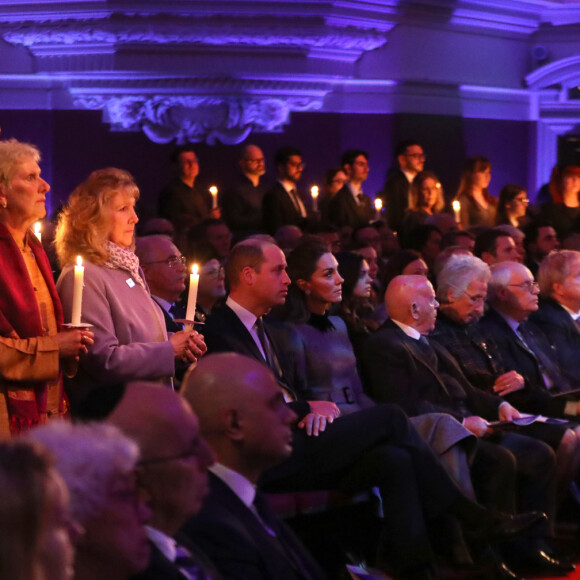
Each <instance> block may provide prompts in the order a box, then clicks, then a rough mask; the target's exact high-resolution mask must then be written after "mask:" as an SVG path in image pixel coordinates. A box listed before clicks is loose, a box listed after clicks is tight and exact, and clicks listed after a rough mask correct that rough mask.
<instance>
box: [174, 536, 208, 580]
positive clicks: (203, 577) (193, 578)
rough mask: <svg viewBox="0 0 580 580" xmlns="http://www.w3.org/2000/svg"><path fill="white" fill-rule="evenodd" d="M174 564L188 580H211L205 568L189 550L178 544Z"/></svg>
mask: <svg viewBox="0 0 580 580" xmlns="http://www.w3.org/2000/svg"><path fill="white" fill-rule="evenodd" d="M174 564H175V565H176V566H177V567H178V568H179V571H180V572H181V573H182V574H183V575H184V576H185V577H186V578H187V579H188V580H211V578H210V576H208V575H207V574H206V573H205V572H204V570H203V568H202V567H201V566H200V565H199V564H198V563H197V562H196V561H195V560H194V559H193V557H192V555H191V554H190V552H189V550H187V549H186V548H184V547H183V546H181V545H179V544H176V546H175V560H174Z"/></svg>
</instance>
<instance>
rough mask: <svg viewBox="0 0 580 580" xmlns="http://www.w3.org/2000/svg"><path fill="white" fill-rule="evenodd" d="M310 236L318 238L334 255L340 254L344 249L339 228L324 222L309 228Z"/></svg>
mask: <svg viewBox="0 0 580 580" xmlns="http://www.w3.org/2000/svg"><path fill="white" fill-rule="evenodd" d="M308 235H310V236H316V237H317V238H318V239H320V240H321V241H322V242H324V243H325V244H328V247H329V248H330V251H331V252H332V253H333V254H336V253H338V252H340V251H341V249H342V248H341V243H340V234H339V233H338V228H336V227H335V226H333V225H331V224H327V223H324V222H322V223H319V224H313V225H311V226H310V227H309V228H308Z"/></svg>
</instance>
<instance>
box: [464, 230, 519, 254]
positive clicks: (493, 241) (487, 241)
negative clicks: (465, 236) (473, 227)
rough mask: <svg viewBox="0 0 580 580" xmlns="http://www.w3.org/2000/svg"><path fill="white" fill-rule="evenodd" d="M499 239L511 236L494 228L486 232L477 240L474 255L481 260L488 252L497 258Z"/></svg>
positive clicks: (479, 235) (478, 236)
mask: <svg viewBox="0 0 580 580" xmlns="http://www.w3.org/2000/svg"><path fill="white" fill-rule="evenodd" d="M499 238H511V236H510V234H508V233H506V232H502V231H501V230H496V229H494V228H489V229H487V230H484V231H483V232H481V233H480V234H478V235H477V237H476V238H475V247H474V248H473V253H474V254H475V255H476V256H477V257H478V258H481V256H482V255H483V252H488V253H489V254H491V255H492V256H496V257H497V240H498V239H499ZM512 239H513V238H512Z"/></svg>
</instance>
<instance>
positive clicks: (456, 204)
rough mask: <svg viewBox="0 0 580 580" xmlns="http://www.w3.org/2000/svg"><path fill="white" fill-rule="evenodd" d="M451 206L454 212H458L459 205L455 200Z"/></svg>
mask: <svg viewBox="0 0 580 580" xmlns="http://www.w3.org/2000/svg"><path fill="white" fill-rule="evenodd" d="M451 206H452V207H453V209H454V211H459V210H460V209H461V204H460V203H459V202H458V201H457V200H455V201H454V202H453V203H452V204H451Z"/></svg>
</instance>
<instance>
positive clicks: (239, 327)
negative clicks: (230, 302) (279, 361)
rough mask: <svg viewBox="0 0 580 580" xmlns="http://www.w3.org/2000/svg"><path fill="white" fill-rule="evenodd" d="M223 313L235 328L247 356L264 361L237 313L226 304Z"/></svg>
mask: <svg viewBox="0 0 580 580" xmlns="http://www.w3.org/2000/svg"><path fill="white" fill-rule="evenodd" d="M224 315H225V316H226V318H227V319H228V320H229V323H230V324H231V325H232V328H233V329H235V333H236V336H237V337H238V338H239V339H240V341H241V343H242V344H243V346H244V349H245V350H246V353H247V354H248V356H251V357H252V358H254V359H256V360H257V361H259V362H261V363H264V362H266V361H265V360H264V357H263V356H262V353H261V352H260V349H259V348H258V346H257V345H256V343H255V342H254V339H253V338H252V335H251V334H250V332H249V331H248V329H247V328H246V327H245V326H244V323H243V322H242V321H241V320H240V319H239V318H238V315H237V314H236V313H235V312H234V311H233V310H232V309H231V308H230V307H229V306H227V305H225V306H224Z"/></svg>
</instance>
